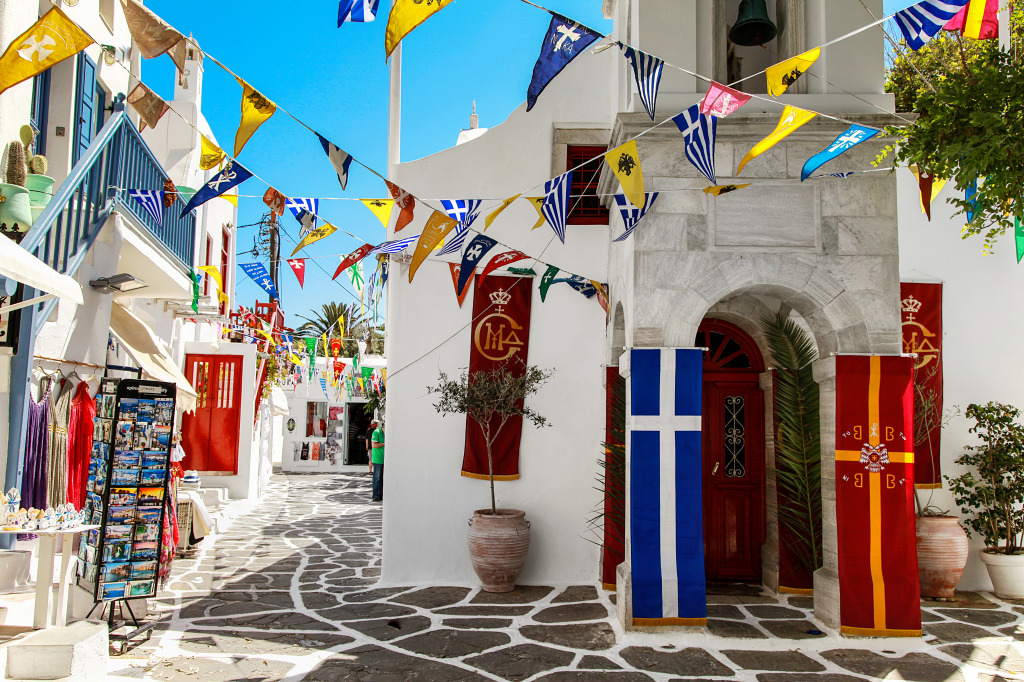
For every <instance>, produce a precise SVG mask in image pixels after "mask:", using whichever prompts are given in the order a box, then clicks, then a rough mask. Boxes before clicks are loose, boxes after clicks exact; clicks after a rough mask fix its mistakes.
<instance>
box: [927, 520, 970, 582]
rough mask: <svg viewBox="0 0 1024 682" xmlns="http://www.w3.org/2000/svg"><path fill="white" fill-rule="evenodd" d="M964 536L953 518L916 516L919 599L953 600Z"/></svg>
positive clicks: (963, 560)
mask: <svg viewBox="0 0 1024 682" xmlns="http://www.w3.org/2000/svg"><path fill="white" fill-rule="evenodd" d="M969 555H970V552H969V550H968V548H967V533H965V532H964V529H963V528H961V527H960V522H959V519H958V518H957V517H955V516H918V517H917V570H918V573H919V575H920V577H921V596H924V597H939V598H945V599H949V598H952V597H953V593H954V591H955V590H956V585H957V583H958V582H960V576H962V575H963V574H964V566H966V565H967V557H968V556H969Z"/></svg>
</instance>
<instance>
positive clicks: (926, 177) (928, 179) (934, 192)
mask: <svg viewBox="0 0 1024 682" xmlns="http://www.w3.org/2000/svg"><path fill="white" fill-rule="evenodd" d="M910 172H911V173H913V174H914V177H915V178H917V186H918V189H920V191H921V213H924V214H925V215H926V216H928V221H929V222H931V219H932V202H933V201H935V198H936V197H938V196H939V192H941V191H942V188H943V187H945V186H946V181H945V179H943V178H937V177H935V176H934V175H932V174H931V173H927V174H925V173H922V172H921V171H920V169H919V168H918V167H917V165H916V164H915V165H912V166H911V167H910Z"/></svg>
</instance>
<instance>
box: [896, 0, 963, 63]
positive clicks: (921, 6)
mask: <svg viewBox="0 0 1024 682" xmlns="http://www.w3.org/2000/svg"><path fill="white" fill-rule="evenodd" d="M969 1H970V0H924V2H919V3H917V4H916V5H911V6H910V7H908V8H906V9H905V10H903V11H901V12H897V13H896V14H895V15H894V16H893V19H895V20H896V25H897V26H899V27H900V31H902V32H903V37H904V38H905V39H906V41H907V45H909V46H910V49H911V50H913V51H915V52H917V51H918V50H920V49H921V48H922V47H924V44H925V43H927V42H928V41H929V40H931V39H932V38H933V37H934V36H935V34H936V33H938V32H939V31H941V30H942V27H943V26H945V25H946V24H948V23H949V20H950V19H952V18H953V17H955V16H956V15H957V13H958V12H959V11H960V10H961V9H963V7H964V5H966V4H967V3H968V2H969Z"/></svg>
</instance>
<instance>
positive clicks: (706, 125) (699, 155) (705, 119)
mask: <svg viewBox="0 0 1024 682" xmlns="http://www.w3.org/2000/svg"><path fill="white" fill-rule="evenodd" d="M672 120H673V121H674V122H675V124H676V127H678V128H679V132H681V133H682V134H683V140H684V142H685V144H686V158H687V159H689V160H690V163H692V164H693V165H694V166H695V167H696V168H697V170H699V171H700V172H701V174H703V175H704V177H706V178H707V179H708V180H710V181H711V184H712V185H717V184H718V181H717V180H715V137H716V136H717V135H718V119H717V118H716V117H714V116H705V115H704V114H702V113H700V104H694V105H693V106H692V107H690V108H689V109H687V110H686V111H684V112H683V113H681V114H679V115H678V116H676V117H675V118H673V119H672Z"/></svg>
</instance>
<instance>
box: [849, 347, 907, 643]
mask: <svg viewBox="0 0 1024 682" xmlns="http://www.w3.org/2000/svg"><path fill="white" fill-rule="evenodd" d="M913 371H914V368H913V358H910V357H899V356H887V357H879V356H877V355H874V356H853V355H840V356H838V357H836V525H837V527H838V544H839V609H840V611H839V620H840V623H841V625H842V632H843V633H844V634H850V635H871V636H888V637H920V636H921V602H920V594H921V591H920V585H919V582H918V576H917V544H916V539H915V521H916V519H915V515H914V443H913V441H914V439H913V420H914V399H913V388H912V377H913Z"/></svg>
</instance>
